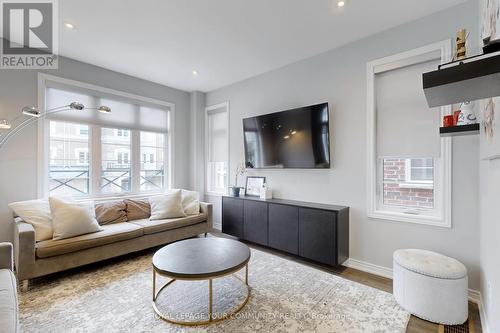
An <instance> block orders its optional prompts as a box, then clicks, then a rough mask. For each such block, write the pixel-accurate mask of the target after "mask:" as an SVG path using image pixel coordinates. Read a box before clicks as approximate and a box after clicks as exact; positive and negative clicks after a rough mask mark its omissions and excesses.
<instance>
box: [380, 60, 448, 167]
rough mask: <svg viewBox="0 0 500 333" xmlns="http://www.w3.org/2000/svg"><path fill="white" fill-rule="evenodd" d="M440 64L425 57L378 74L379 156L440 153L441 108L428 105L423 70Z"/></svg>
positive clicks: (436, 155) (431, 155)
mask: <svg viewBox="0 0 500 333" xmlns="http://www.w3.org/2000/svg"><path fill="white" fill-rule="evenodd" d="M439 64H440V61H439V60H437V59H436V60H430V61H429V60H425V61H423V62H420V63H417V64H413V65H407V66H405V67H400V68H396V69H389V70H387V71H383V72H380V73H378V74H376V75H375V102H376V117H377V155H378V156H380V157H390V156H399V157H438V156H439V155H440V147H441V146H440V136H439V127H440V123H441V114H440V110H439V109H436V108H433V109H431V108H429V107H428V106H427V102H426V100H425V96H424V91H423V89H422V73H424V72H428V71H431V70H436V68H437V67H438V65H439Z"/></svg>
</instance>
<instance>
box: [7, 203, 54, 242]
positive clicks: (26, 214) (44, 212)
mask: <svg viewBox="0 0 500 333" xmlns="http://www.w3.org/2000/svg"><path fill="white" fill-rule="evenodd" d="M9 207H10V208H11V209H12V210H13V211H14V213H15V214H16V215H17V216H19V217H20V218H22V219H23V220H24V222H26V223H29V224H31V225H32V226H33V229H35V240H36V241H37V242H39V241H43V240H48V239H52V234H53V233H54V230H53V229H52V215H51V214H50V206H49V202H48V201H47V200H44V199H38V200H28V201H19V202H13V203H10V204H9Z"/></svg>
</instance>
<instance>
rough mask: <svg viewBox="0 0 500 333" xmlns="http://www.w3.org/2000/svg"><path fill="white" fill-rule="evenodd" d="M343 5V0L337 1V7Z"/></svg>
mask: <svg viewBox="0 0 500 333" xmlns="http://www.w3.org/2000/svg"><path fill="white" fill-rule="evenodd" d="M344 6H345V1H342V0H339V1H337V7H344Z"/></svg>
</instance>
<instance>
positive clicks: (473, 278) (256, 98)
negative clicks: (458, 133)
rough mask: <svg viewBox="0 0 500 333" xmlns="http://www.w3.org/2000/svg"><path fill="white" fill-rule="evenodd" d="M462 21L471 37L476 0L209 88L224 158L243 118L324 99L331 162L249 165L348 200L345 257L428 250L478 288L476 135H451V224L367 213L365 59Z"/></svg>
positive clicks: (297, 192)
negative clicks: (461, 267) (313, 166)
mask: <svg viewBox="0 0 500 333" xmlns="http://www.w3.org/2000/svg"><path fill="white" fill-rule="evenodd" d="M462 27H465V28H467V29H468V30H469V31H470V32H471V39H473V38H475V37H476V36H478V34H477V32H478V31H477V30H478V28H477V27H478V10H477V5H476V2H475V1H469V2H466V3H464V4H462V5H459V6H457V7H453V8H451V9H449V10H447V11H445V12H440V13H437V14H434V15H432V16H428V17H426V18H423V19H421V20H418V21H415V22H412V23H409V24H405V25H402V26H400V27H397V28H395V29H392V30H388V31H386V32H383V33H380V34H377V35H374V36H372V37H370V38H366V39H363V40H361V41H358V42H354V43H351V44H348V45H345V46H344V47H341V48H338V49H334V50H331V51H329V52H326V53H323V54H321V55H318V56H315V57H312V58H308V59H306V60H303V61H300V62H297V63H294V64H291V65H288V66H285V67H283V68H281V69H278V70H275V71H272V72H269V73H266V74H263V75H260V76H257V77H254V78H251V79H248V80H245V81H242V82H239V83H236V84H233V85H230V86H227V87H224V88H221V89H218V90H216V91H212V92H209V93H208V94H207V105H213V104H217V103H220V102H223V101H229V102H230V165H231V166H235V165H236V164H237V163H240V162H243V160H244V151H243V134H242V118H244V117H248V116H252V115H257V114H263V113H268V112H273V111H279V110H283V109H287V108H292V107H297V106H302V105H307V104H313V103H318V102H324V101H327V102H329V104H330V108H331V112H332V119H333V127H332V147H333V150H332V156H333V167H332V168H331V169H330V170H306V171H304V170H262V171H252V173H253V174H256V175H263V176H266V177H267V179H268V181H269V184H270V186H271V187H272V188H273V189H274V191H275V192H274V193H275V196H276V197H279V198H287V199H297V200H305V201H316V202H324V203H336V204H343V205H348V206H350V207H351V242H350V244H351V245H350V246H351V248H350V256H351V257H352V258H355V259H358V260H362V261H365V262H368V263H371V264H375V265H380V266H384V267H391V266H392V253H393V251H394V250H396V249H398V248H425V249H429V250H434V251H437V252H441V253H444V254H446V255H450V256H452V257H455V258H457V259H459V260H461V261H462V262H464V264H465V265H466V266H467V268H468V270H469V276H470V287H471V288H474V289H477V288H478V287H479V267H478V262H479V221H478V199H477V196H478V163H477V160H478V140H477V138H476V137H463V138H456V139H454V140H453V198H452V201H453V227H452V228H451V229H446V228H437V227H429V226H423V225H415V224H409V223H400V222H390V221H384V220H374V219H369V218H367V216H366V176H365V175H366V173H367V170H366V149H367V146H366V140H367V138H366V63H367V62H368V61H371V60H373V59H377V58H381V57H384V56H388V55H391V54H395V53H398V52H402V51H407V50H410V49H413V48H416V47H420V46H424V45H427V44H430V43H433V42H437V41H441V40H444V39H450V38H454V36H455V33H456V31H457V30H458V29H459V28H462ZM470 45H477V40H472V43H471V44H470ZM436 112H437V111H436ZM436 130H438V129H437V128H436ZM232 169H234V168H233V167H231V172H232V173H234V170H232Z"/></svg>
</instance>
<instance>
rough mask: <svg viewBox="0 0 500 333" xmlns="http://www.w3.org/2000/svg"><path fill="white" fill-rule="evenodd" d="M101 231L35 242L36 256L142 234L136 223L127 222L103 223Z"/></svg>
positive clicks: (73, 249) (97, 244)
mask: <svg viewBox="0 0 500 333" xmlns="http://www.w3.org/2000/svg"><path fill="white" fill-rule="evenodd" d="M101 228H102V230H101V231H98V232H95V233H91V234H85V235H81V236H77V237H72V238H66V239H61V240H53V239H50V240H46V241H43V242H38V243H37V244H36V256H37V257H39V258H47V257H52V256H58V255H61V254H65V253H71V252H75V251H79V250H84V249H89V248H92V247H97V246H101V245H105V244H110V243H114V242H119V241H122V240H127V239H131V238H136V237H140V236H142V235H144V232H143V229H142V227H141V226H139V225H137V224H132V223H128V222H123V223H114V224H107V225H103V226H102V227H101Z"/></svg>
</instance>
